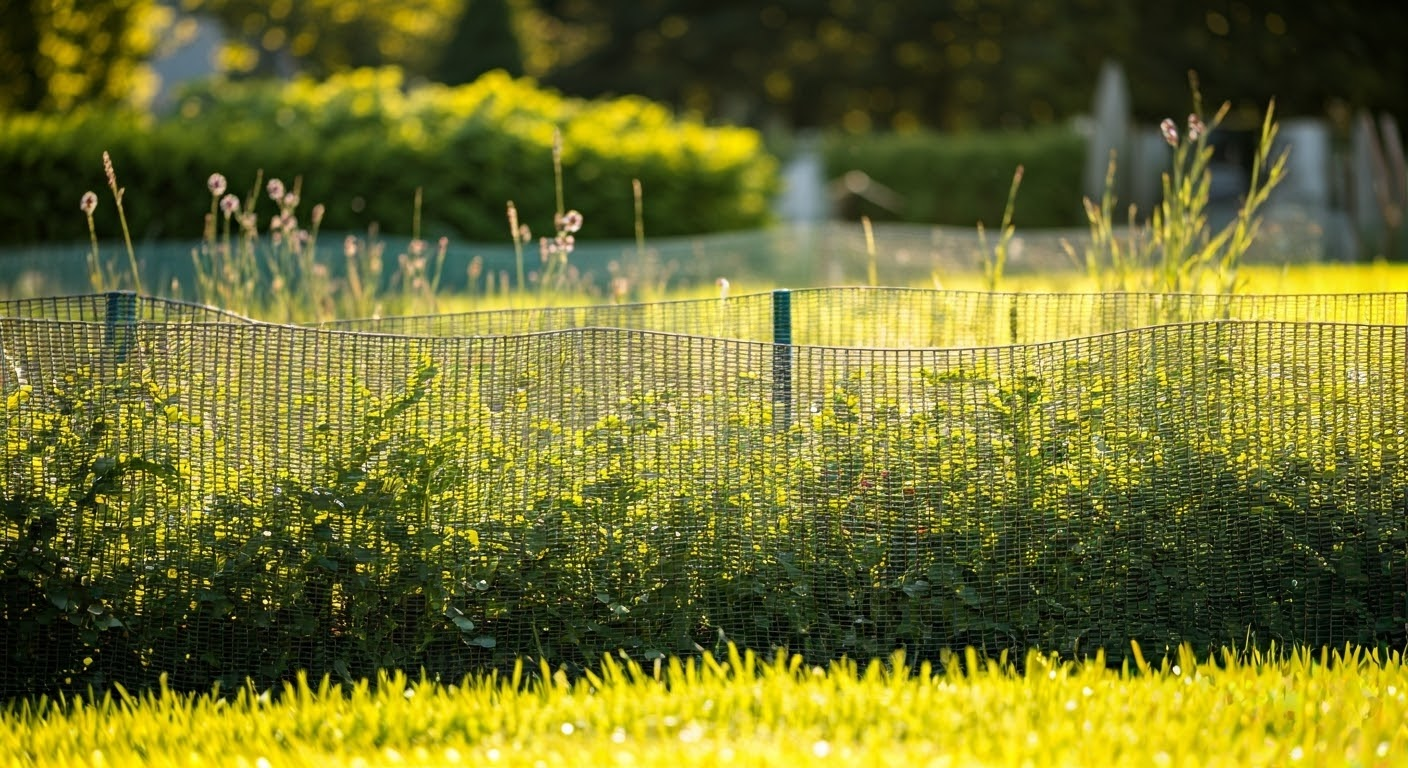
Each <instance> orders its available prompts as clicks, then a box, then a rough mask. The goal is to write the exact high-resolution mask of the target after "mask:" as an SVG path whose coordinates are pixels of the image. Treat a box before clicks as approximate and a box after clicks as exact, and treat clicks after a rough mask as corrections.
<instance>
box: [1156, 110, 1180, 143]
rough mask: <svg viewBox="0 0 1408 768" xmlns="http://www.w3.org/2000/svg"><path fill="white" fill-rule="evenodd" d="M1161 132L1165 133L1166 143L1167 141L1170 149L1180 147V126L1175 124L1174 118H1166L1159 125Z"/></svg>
mask: <svg viewBox="0 0 1408 768" xmlns="http://www.w3.org/2000/svg"><path fill="white" fill-rule="evenodd" d="M1159 131H1160V132H1161V133H1163V135H1164V141H1167V142H1168V145H1169V146H1170V147H1177V146H1178V126H1177V125H1176V124H1174V122H1173V118H1170V117H1165V118H1164V121H1163V122H1162V123H1159Z"/></svg>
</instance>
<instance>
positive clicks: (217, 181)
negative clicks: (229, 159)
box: [205, 173, 226, 197]
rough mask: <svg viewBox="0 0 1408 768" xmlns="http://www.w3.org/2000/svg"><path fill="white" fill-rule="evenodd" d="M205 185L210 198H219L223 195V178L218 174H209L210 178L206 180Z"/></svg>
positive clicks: (224, 186)
mask: <svg viewBox="0 0 1408 768" xmlns="http://www.w3.org/2000/svg"><path fill="white" fill-rule="evenodd" d="M205 185H206V186H207V187H210V196H211V197H219V196H221V195H223V194H225V188H226V184H225V177H224V176H222V175H221V174H218V173H212V174H210V178H209V179H206V181H205Z"/></svg>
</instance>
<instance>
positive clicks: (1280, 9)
mask: <svg viewBox="0 0 1408 768" xmlns="http://www.w3.org/2000/svg"><path fill="white" fill-rule="evenodd" d="M1135 22H1136V26H1135V28H1134V31H1133V37H1134V39H1135V40H1136V41H1137V44H1136V47H1135V48H1134V49H1133V50H1132V51H1131V52H1130V53H1131V55H1128V56H1126V57H1125V59H1124V60H1125V65H1126V71H1127V73H1128V75H1129V78H1130V81H1131V82H1135V83H1139V84H1140V87H1139V88H1137V89H1135V91H1134V93H1133V100H1134V101H1133V104H1134V110H1135V113H1136V114H1137V115H1139V116H1140V117H1143V118H1145V119H1154V118H1156V117H1158V116H1160V115H1168V114H1171V113H1172V114H1177V112H1176V111H1175V110H1176V109H1177V108H1178V107H1179V106H1180V102H1179V101H1178V97H1179V96H1182V97H1183V102H1182V103H1185V104H1186V102H1187V97H1188V81H1187V72H1188V71H1189V70H1196V71H1197V73H1198V76H1199V81H1200V83H1201V86H1200V90H1202V91H1203V93H1204V95H1205V100H1206V101H1207V102H1209V104H1210V105H1211V104H1220V103H1221V102H1223V101H1228V100H1230V101H1232V102H1233V106H1234V112H1233V114H1232V116H1231V118H1230V120H1231V123H1229V124H1243V125H1245V124H1247V123H1253V124H1254V123H1255V122H1256V120H1257V119H1258V117H1259V115H1260V113H1261V112H1262V111H1263V110H1264V109H1265V107H1266V103H1267V102H1268V101H1269V100H1270V99H1271V98H1273V97H1275V99H1276V105H1277V111H1278V112H1281V113H1282V114H1287V115H1289V114H1315V115H1319V114H1324V113H1325V111H1326V109H1327V107H1328V106H1329V105H1330V104H1332V103H1333V102H1337V101H1344V102H1346V103H1348V104H1351V105H1353V106H1355V107H1364V108H1368V109H1371V110H1374V111H1376V112H1377V111H1392V112H1396V113H1397V114H1400V115H1404V114H1408V91H1405V89H1404V88H1403V73H1404V72H1405V71H1408V45H1405V43H1408V6H1405V5H1404V4H1401V3H1398V4H1380V5H1368V6H1366V5H1363V4H1355V3H1349V2H1307V1H1306V0H1291V1H1289V2H1287V1H1285V0H1232V2H1227V0H1200V1H1199V2H1193V3H1151V4H1147V5H1141V6H1140V10H1139V13H1138V14H1137V15H1136V16H1135Z"/></svg>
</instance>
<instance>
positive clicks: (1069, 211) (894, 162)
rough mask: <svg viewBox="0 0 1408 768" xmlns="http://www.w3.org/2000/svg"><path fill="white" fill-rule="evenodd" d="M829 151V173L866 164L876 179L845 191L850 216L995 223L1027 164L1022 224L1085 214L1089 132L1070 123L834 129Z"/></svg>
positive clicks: (1063, 222) (1072, 219)
mask: <svg viewBox="0 0 1408 768" xmlns="http://www.w3.org/2000/svg"><path fill="white" fill-rule="evenodd" d="M824 153H825V163H826V169H827V176H828V178H832V179H842V178H844V177H845V175H846V174H847V173H853V172H855V171H860V172H861V173H863V174H865V177H868V180H869V181H870V182H871V183H872V185H873V186H872V187H871V188H870V189H869V190H866V189H865V188H864V186H859V185H856V186H859V189H858V190H856V191H859V192H860V194H847V195H846V197H845V202H844V203H843V205H842V209H843V211H842V212H843V215H845V216H847V217H850V218H859V217H860V216H862V215H866V216H869V217H870V218H871V219H873V220H875V221H907V222H915V223H921V224H942V225H950V226H963V227H971V226H974V225H976V224H977V223H978V222H980V221H981V222H982V223H983V225H984V226H986V227H987V228H988V229H989V230H990V231H995V230H996V229H997V227H998V225H999V224H1000V223H1001V221H1002V212H1003V208H1004V207H1005V206H1006V203H1007V194H1008V190H1009V189H1010V187H1011V185H1012V174H1013V172H1014V171H1016V169H1017V167H1018V166H1022V167H1023V169H1024V172H1023V177H1022V185H1021V188H1020V191H1019V192H1018V195H1017V203H1016V208H1015V217H1014V219H1013V222H1014V223H1015V224H1016V225H1017V226H1019V227H1072V226H1081V225H1082V224H1083V223H1084V221H1085V218H1084V213H1083V209H1082V207H1081V194H1082V190H1081V178H1082V176H1081V174H1082V168H1083V165H1084V162H1085V139H1084V138H1082V137H1081V136H1080V135H1079V134H1077V133H1076V132H1074V131H1071V130H1066V129H1047V130H1041V131H1033V132H1028V133H993V134H971V135H944V134H936V133H917V134H905V135H888V136H870V135H868V136H863V137H853V136H833V137H831V138H829V139H828V140H827V142H826V143H825V149H824ZM852 178H853V179H855V180H857V181H859V180H862V179H863V178H864V177H859V176H854V175H853V176H852ZM837 191H838V193H843V192H844V190H842V189H838V190H837ZM890 193H892V194H893V195H894V196H895V198H894V199H893V200H890V199H888V197H889V194H890Z"/></svg>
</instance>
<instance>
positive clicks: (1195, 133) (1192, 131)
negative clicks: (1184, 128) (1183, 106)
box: [1188, 113, 1207, 141]
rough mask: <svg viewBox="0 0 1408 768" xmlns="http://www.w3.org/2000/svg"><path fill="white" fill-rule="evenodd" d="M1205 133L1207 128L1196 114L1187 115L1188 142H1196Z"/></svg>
mask: <svg viewBox="0 0 1408 768" xmlns="http://www.w3.org/2000/svg"><path fill="white" fill-rule="evenodd" d="M1206 131H1207V126H1205V125H1203V119H1202V118H1201V117H1198V115H1197V114H1196V113H1191V114H1189V115H1188V140H1189V141H1197V140H1198V139H1199V138H1201V137H1202V135H1203V133H1204V132H1206Z"/></svg>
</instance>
